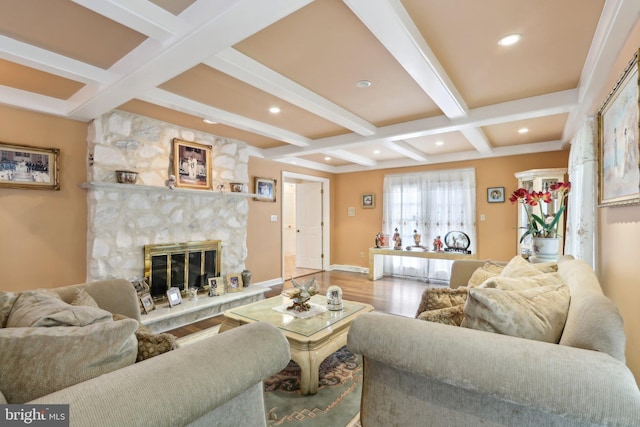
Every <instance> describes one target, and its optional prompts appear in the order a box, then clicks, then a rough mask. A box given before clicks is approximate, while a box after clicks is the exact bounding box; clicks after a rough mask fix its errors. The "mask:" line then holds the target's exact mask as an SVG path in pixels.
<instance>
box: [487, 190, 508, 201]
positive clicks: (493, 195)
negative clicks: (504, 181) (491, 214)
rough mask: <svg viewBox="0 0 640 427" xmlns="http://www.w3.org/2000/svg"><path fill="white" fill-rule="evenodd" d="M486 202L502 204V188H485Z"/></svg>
mask: <svg viewBox="0 0 640 427" xmlns="http://www.w3.org/2000/svg"><path fill="white" fill-rule="evenodd" d="M487 202H489V203H503V202H504V187H489V188H487Z"/></svg>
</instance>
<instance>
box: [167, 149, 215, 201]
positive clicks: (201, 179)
mask: <svg viewBox="0 0 640 427" xmlns="http://www.w3.org/2000/svg"><path fill="white" fill-rule="evenodd" d="M173 173H174V175H175V176H176V180H177V181H176V186H177V187H183V188H194V189H201V190H210V189H211V147H210V146H208V145H203V144H198V143H195V142H189V141H184V140H182V139H179V138H173Z"/></svg>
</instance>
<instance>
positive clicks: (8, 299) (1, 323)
mask: <svg viewBox="0 0 640 427" xmlns="http://www.w3.org/2000/svg"><path fill="white" fill-rule="evenodd" d="M17 299H18V294H16V293H14V292H0V328H4V327H6V326H7V319H8V318H9V313H10V312H11V309H12V308H13V304H14V303H15V302H16V300H17Z"/></svg>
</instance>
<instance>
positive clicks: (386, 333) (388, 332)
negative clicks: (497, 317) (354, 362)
mask: <svg viewBox="0 0 640 427" xmlns="http://www.w3.org/2000/svg"><path fill="white" fill-rule="evenodd" d="M482 264H483V262H482V261H476V262H473V261H462V262H458V261H456V262H455V264H454V266H453V270H452V274H451V280H452V286H458V285H460V284H465V283H466V281H468V278H469V277H470V275H471V273H472V272H473V271H474V270H475V269H476V268H477V267H478V266H480V265H482ZM558 273H559V274H560V276H561V277H562V280H563V281H564V282H565V283H566V284H567V285H568V286H569V289H570V298H571V299H570V304H569V311H568V315H567V320H566V323H565V327H564V330H563V332H562V336H561V339H560V343H559V344H550V343H545V342H540V341H533V340H527V339H522V338H517V337H512V336H506V335H500V334H496V333H491V332H485V331H480V330H475V329H468V328H464V327H457V326H449V325H443V324H439V323H433V322H427V321H422V320H417V319H410V318H403V317H398V316H392V315H387V314H381V313H369V314H364V315H362V316H360V317H359V318H358V319H356V320H355V321H354V322H353V325H352V326H351V329H350V331H349V337H348V346H349V348H350V350H351V351H353V352H355V353H361V354H362V355H363V356H364V385H363V396H362V404H361V419H362V425H363V427H371V426H403V427H405V426H477V425H482V426H591V425H612V426H613V425H615V426H638V425H640V392H639V391H638V387H637V385H636V382H635V380H634V377H633V375H632V373H631V372H630V371H629V369H628V368H627V367H626V366H625V363H624V362H625V361H624V348H625V337H624V332H623V325H622V319H621V317H620V315H619V314H618V311H617V309H616V307H615V306H614V305H613V303H612V302H611V301H610V300H609V299H607V298H606V297H605V296H604V295H603V294H602V291H601V289H600V285H599V283H598V280H597V278H596V276H595V274H594V273H593V271H592V269H591V268H590V267H589V266H588V265H587V264H585V263H584V262H582V261H579V260H561V261H560V262H559V264H558Z"/></svg>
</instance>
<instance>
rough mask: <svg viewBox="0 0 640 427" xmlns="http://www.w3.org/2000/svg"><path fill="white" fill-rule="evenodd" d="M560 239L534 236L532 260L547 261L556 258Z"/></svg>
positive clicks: (555, 259)
mask: <svg viewBox="0 0 640 427" xmlns="http://www.w3.org/2000/svg"><path fill="white" fill-rule="evenodd" d="M559 245H560V239H559V238H558V237H534V238H533V256H534V257H535V259H534V260H533V261H534V262H549V261H557V260H558V247H559Z"/></svg>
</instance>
